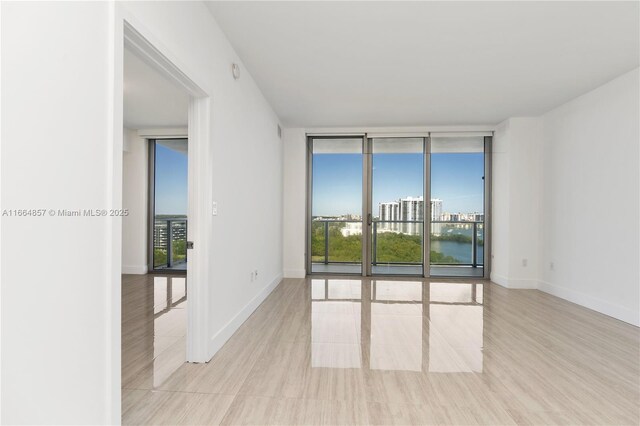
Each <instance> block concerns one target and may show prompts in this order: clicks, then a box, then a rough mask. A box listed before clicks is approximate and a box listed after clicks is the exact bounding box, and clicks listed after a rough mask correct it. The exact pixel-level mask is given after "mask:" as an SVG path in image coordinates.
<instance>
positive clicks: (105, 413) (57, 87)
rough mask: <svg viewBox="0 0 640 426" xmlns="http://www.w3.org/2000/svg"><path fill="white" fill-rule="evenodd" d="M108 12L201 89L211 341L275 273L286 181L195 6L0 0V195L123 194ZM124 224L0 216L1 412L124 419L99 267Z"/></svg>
mask: <svg viewBox="0 0 640 426" xmlns="http://www.w3.org/2000/svg"><path fill="white" fill-rule="evenodd" d="M119 13H123V14H124V15H125V16H127V18H128V19H130V22H131V23H132V24H133V25H134V27H136V29H138V30H139V31H140V32H141V33H143V35H151V36H153V37H149V38H150V39H153V40H154V41H157V42H158V43H157V45H156V47H158V48H159V49H160V50H161V51H162V52H163V54H165V55H166V56H167V57H169V58H170V59H171V60H172V61H173V62H174V63H175V64H176V65H177V66H178V67H180V68H181V70H183V71H184V72H185V73H186V74H187V75H189V76H190V77H191V78H192V79H193V80H194V81H195V82H196V83H197V84H198V85H199V86H200V87H202V88H203V89H204V90H206V91H207V92H208V93H209V94H210V96H211V99H212V103H211V105H212V106H211V120H212V121H211V126H212V127H211V129H212V138H211V144H210V146H209V152H210V154H211V158H207V159H206V160H207V161H206V163H207V166H208V172H209V175H210V176H211V182H210V183H209V185H205V188H207V189H206V191H203V193H202V194H201V195H202V202H203V205H205V206H207V212H206V213H207V214H208V215H209V216H208V217H209V218H210V226H209V227H208V229H207V230H206V231H207V233H206V235H202V236H201V238H202V240H201V241H204V240H205V239H206V240H207V241H208V243H209V245H210V246H211V247H212V250H211V256H210V262H208V264H207V267H208V278H209V281H208V286H209V292H208V297H209V298H208V300H207V301H206V303H207V307H208V309H207V311H208V322H207V327H206V328H207V330H208V333H209V335H210V336H211V339H210V341H209V342H208V343H207V346H208V347H209V352H210V354H213V352H214V351H215V350H216V349H217V348H219V347H220V346H221V345H222V344H223V343H224V341H225V340H226V339H227V338H228V337H229V336H230V335H231V334H232V333H233V331H235V329H236V328H237V327H238V326H239V325H240V324H241V323H242V321H243V320H244V319H245V318H246V317H247V316H248V315H250V313H251V312H252V310H253V309H254V308H255V307H256V306H257V305H258V304H259V303H260V301H262V300H263V298H264V297H266V295H267V294H268V293H269V291H271V290H272V289H273V288H274V287H275V285H277V283H278V282H279V281H280V279H281V277H282V201H283V200H282V187H283V181H282V143H281V141H280V139H279V138H278V137H277V133H276V126H277V123H278V117H277V116H276V115H275V113H274V112H273V110H272V109H271V107H270V106H269V104H268V103H267V101H266V100H265V99H264V97H263V96H262V94H261V92H260V90H259V89H258V87H257V86H256V84H255V83H254V81H253V80H252V78H251V76H250V75H249V73H248V72H247V70H246V69H245V68H244V67H243V65H242V63H241V61H240V60H239V58H238V57H237V55H236V54H235V52H234V51H233V49H232V48H231V46H230V45H229V43H228V42H227V40H226V38H225V37H224V35H223V34H222V32H221V31H220V29H219V28H218V26H217V25H216V23H215V21H214V19H213V18H212V16H211V15H210V12H209V11H208V9H207V8H206V7H205V6H204V4H201V3H199V2H181V3H173V2H166V3H165V2H153V3H144V2H140V3H115V4H114V3H108V2H100V3H91V2H80V3H60V2H56V3H44V4H43V3H3V4H2V124H3V126H2V194H1V197H2V198H1V202H2V208H5V209H21V208H69V209H73V208H98V207H102V206H111V205H110V204H109V203H111V202H112V201H111V200H112V199H113V198H114V197H113V196H114V194H119V191H120V189H118V188H121V185H116V186H117V187H118V188H113V186H112V185H113V184H114V179H112V171H113V167H114V165H115V166H116V167H117V166H118V165H119V164H121V163H120V162H119V161H121V160H122V157H119V158H120V160H118V159H117V158H111V159H110V156H112V155H113V152H114V148H115V149H118V150H120V151H121V150H122V147H121V146H119V147H114V142H113V141H114V139H116V136H115V135H113V132H114V127H115V126H114V122H115V124H118V123H120V128H122V127H121V122H122V120H121V117H118V116H117V115H118V114H119V113H121V111H122V108H121V106H118V105H111V101H112V88H113V87H117V83H118V81H117V78H118V70H117V69H116V72H115V76H116V77H115V79H116V81H115V85H114V77H113V75H112V74H111V70H112V69H113V67H114V66H117V65H118V64H119V65H121V64H122V61H121V59H120V60H118V58H117V57H115V58H114V57H113V55H112V54H113V51H114V50H115V52H120V53H121V50H119V49H118V45H116V47H115V48H114V47H113V45H112V44H111V43H112V42H113V40H116V42H117V41H118V39H119V40H120V42H121V40H122V38H121V36H119V37H118V35H117V34H114V31H115V30H118V31H121V28H122V27H121V25H122V24H121V23H118V17H119V16H120V15H119ZM114 20H115V22H114ZM232 62H237V63H240V65H241V67H242V77H241V78H240V80H237V81H236V80H234V79H233V78H232V76H231V71H230V69H231V63H232ZM116 98H117V95H116ZM113 111H115V112H116V117H115V118H114V119H113V120H112V119H111V118H110V114H111V113H112V112H113ZM24 129H29V131H28V132H25V131H24ZM111 161H113V162H114V163H111ZM115 181H117V177H116V179H115ZM213 199H215V200H216V201H217V202H218V205H219V215H218V216H217V217H213V216H212V215H211V212H210V210H209V208H210V207H209V206H210V205H211V204H210V202H211V201H212V200H213ZM113 202H114V203H116V205H114V206H113V207H119V204H118V203H119V201H113ZM120 224H121V222H120V221H119V219H114V220H110V219H104V218H89V217H87V218H56V217H48V216H45V217H43V218H19V219H18V218H3V219H2V227H3V229H2V230H3V235H2V259H1V260H2V266H3V268H2V407H3V410H2V422H3V423H8V424H16V423H38V424H40V423H55V424H72V423H83V424H100V423H117V422H119V420H120V419H119V404H120V401H119V394H120V379H119V377H120V370H119V358H118V355H117V354H118V353H119V348H117V347H116V348H112V347H111V346H112V345H111V342H112V340H113V341H114V342H116V344H117V339H118V338H117V335H118V334H119V329H118V328H117V326H116V324H118V321H119V318H118V316H117V313H118V312H119V310H118V309H119V306H112V305H111V301H112V300H113V297H112V295H113V294H117V291H118V290H117V289H113V286H112V283H111V281H110V279H109V275H110V273H111V272H112V271H113V265H114V264H117V266H118V271H119V270H120V269H119V267H120V265H119V264H120V257H121V252H120V251H119V250H116V251H115V253H117V256H116V257H117V259H113V258H112V256H113V252H112V251H111V248H110V245H111V235H112V234H113V230H119V226H120ZM118 242H119V241H118ZM34 261H35V262H37V264H34ZM256 269H257V270H258V271H259V274H258V279H257V280H255V281H253V282H250V271H251V270H256ZM114 312H116V314H114ZM114 316H115V318H114ZM114 366H115V367H114Z"/></svg>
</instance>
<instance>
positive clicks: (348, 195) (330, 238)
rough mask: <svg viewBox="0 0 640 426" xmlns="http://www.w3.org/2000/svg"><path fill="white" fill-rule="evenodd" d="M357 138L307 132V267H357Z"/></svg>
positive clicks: (359, 183)
mask: <svg viewBox="0 0 640 426" xmlns="http://www.w3.org/2000/svg"><path fill="white" fill-rule="evenodd" d="M362 148H363V138H362V137H341V138H310V139H309V151H310V155H311V159H310V166H311V176H310V186H311V194H312V195H311V197H310V206H309V208H310V209H309V210H310V212H311V217H310V222H309V225H308V233H309V241H308V252H310V253H311V256H310V259H309V260H310V267H311V269H310V270H311V272H323V273H346V274H361V273H362V205H363V203H362V182H363V175H362V172H363V166H362V161H363V154H362Z"/></svg>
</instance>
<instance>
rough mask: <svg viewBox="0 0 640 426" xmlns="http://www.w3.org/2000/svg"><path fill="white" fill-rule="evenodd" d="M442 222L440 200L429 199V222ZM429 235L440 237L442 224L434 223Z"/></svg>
mask: <svg viewBox="0 0 640 426" xmlns="http://www.w3.org/2000/svg"><path fill="white" fill-rule="evenodd" d="M438 220H442V200H441V199H439V198H432V199H431V221H432V222H435V221H438ZM431 233H432V234H435V235H440V234H441V233H442V224H441V223H434V224H432V225H431Z"/></svg>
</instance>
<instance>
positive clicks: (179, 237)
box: [153, 217, 187, 269]
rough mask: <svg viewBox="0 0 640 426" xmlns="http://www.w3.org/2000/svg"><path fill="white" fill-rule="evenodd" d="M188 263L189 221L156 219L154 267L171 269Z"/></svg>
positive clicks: (175, 218)
mask: <svg viewBox="0 0 640 426" xmlns="http://www.w3.org/2000/svg"><path fill="white" fill-rule="evenodd" d="M186 262H187V219H185V218H181V217H162V218H157V217H156V218H155V221H154V226H153V267H154V269H170V268H175V267H177V266H180V265H183V266H184V264H186Z"/></svg>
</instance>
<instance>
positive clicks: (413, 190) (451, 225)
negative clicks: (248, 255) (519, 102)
mask: <svg viewBox="0 0 640 426" xmlns="http://www.w3.org/2000/svg"><path fill="white" fill-rule="evenodd" d="M308 144H309V151H308V152H309V158H308V172H309V175H308V179H309V182H308V193H309V197H308V206H307V211H308V217H307V220H308V222H307V235H308V237H307V271H310V272H311V273H328V274H334V273H336V274H358V275H384V276H387V275H408V276H441V277H444V276H446V277H486V276H488V271H487V268H486V262H485V253H487V252H488V241H489V238H488V237H489V233H488V227H487V226H486V225H485V215H486V213H487V211H488V206H489V200H488V197H487V194H488V193H489V190H488V188H489V181H490V177H489V176H488V173H489V171H490V156H489V155H487V154H488V153H489V152H490V147H491V137H489V136H484V135H481V136H470V135H463V136H460V135H457V136H456V135H453V134H442V135H432V137H371V138H369V137H367V135H362V136H349V137H347V136H339V137H338V136H331V137H330V136H317V137H309V138H308ZM426 200H429V202H428V203H427V202H426ZM425 230H428V231H429V232H427V233H425Z"/></svg>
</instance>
